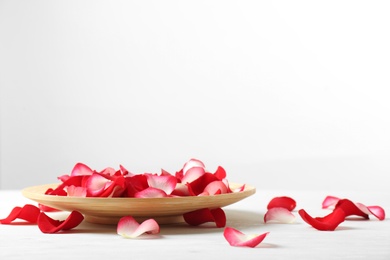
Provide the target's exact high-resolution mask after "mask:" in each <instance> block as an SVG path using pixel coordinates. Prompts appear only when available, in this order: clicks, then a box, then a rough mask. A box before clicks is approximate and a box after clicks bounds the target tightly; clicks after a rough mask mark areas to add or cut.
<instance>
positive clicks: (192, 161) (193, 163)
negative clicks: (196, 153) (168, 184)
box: [182, 159, 205, 174]
mask: <svg viewBox="0 0 390 260" xmlns="http://www.w3.org/2000/svg"><path fill="white" fill-rule="evenodd" d="M192 167H200V168H203V169H205V165H204V163H203V162H202V161H200V160H198V159H190V160H189V161H188V162H186V163H185V164H184V166H183V169H182V171H183V174H186V173H187V171H188V170H189V169H191V168H192Z"/></svg>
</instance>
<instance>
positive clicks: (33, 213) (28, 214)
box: [0, 204, 40, 224]
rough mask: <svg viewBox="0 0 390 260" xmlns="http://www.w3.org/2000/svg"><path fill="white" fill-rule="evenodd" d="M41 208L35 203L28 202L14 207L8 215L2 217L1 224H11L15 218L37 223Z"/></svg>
mask: <svg viewBox="0 0 390 260" xmlns="http://www.w3.org/2000/svg"><path fill="white" fill-rule="evenodd" d="M39 213H40V209H39V208H38V207H36V206H34V205H30V204H26V205H24V206H23V207H15V208H13V209H12V211H11V213H10V214H9V215H8V217H6V218H4V219H0V223H1V224H10V223H12V222H13V221H14V220H15V219H22V220H25V221H27V222H29V223H37V219H38V215H39Z"/></svg>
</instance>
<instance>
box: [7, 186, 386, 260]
mask: <svg viewBox="0 0 390 260" xmlns="http://www.w3.org/2000/svg"><path fill="white" fill-rule="evenodd" d="M327 195H333V196H337V197H340V198H348V199H350V200H352V201H354V202H361V203H363V204H365V205H367V206H369V205H379V206H381V207H383V208H384V209H385V210H389V209H390V192H358V191H333V192H330V191H275V190H274V191H271V190H269V191H267V190H265V191H259V190H257V192H256V194H254V195H252V196H251V197H248V198H246V199H244V200H242V201H240V202H237V203H235V204H233V205H230V206H227V207H225V208H224V210H225V213H226V216H227V223H226V226H230V227H233V228H236V229H239V230H241V231H242V232H244V233H247V234H261V233H264V232H270V233H269V235H268V236H267V237H266V238H265V239H264V241H263V242H262V243H261V244H260V245H259V246H258V247H256V248H243V247H232V246H230V245H229V244H228V243H227V241H226V240H225V238H224V237H223V228H216V227H215V226H213V225H209V224H205V225H202V226H198V227H192V226H188V225H187V224H185V223H179V224H172V225H162V226H161V232H160V234H159V235H158V236H156V237H153V238H147V237H141V238H138V239H125V238H122V237H121V236H119V235H118V234H117V233H116V226H115V225H98V224H92V223H88V222H85V221H84V222H83V223H81V224H80V225H79V226H78V227H76V228H75V229H73V230H71V231H68V232H66V233H62V234H61V233H57V234H43V233H41V231H40V230H39V229H38V227H37V226H36V225H35V224H34V225H33V224H22V225H21V224H18V225H16V224H14V225H0V259H7V260H10V259H26V257H29V258H30V259H71V258H70V257H73V259H93V258H97V259H103V258H110V259H137V260H140V259H152V258H161V257H162V258H163V259H167V258H172V259H178V258H185V259H187V260H189V259H204V258H205V257H207V258H209V259H213V258H215V259H287V258H290V257H293V259H301V260H302V259H327V260H329V259H354V260H356V259H375V260H378V259H386V260H389V259H390V221H389V218H388V217H386V219H385V220H383V221H379V220H377V219H376V218H375V217H373V216H370V220H360V219H359V220H357V219H356V218H355V219H352V220H347V221H345V222H343V223H341V224H340V226H339V227H338V228H337V229H336V230H335V231H318V230H316V229H314V228H312V227H311V226H309V225H308V224H306V223H305V222H304V221H303V220H302V219H301V218H300V216H299V215H298V212H297V210H299V209H301V208H303V209H305V210H306V211H307V212H308V213H309V214H311V215H312V216H323V215H326V214H328V213H329V210H324V209H321V203H322V201H323V199H324V198H325V196H327ZM276 196H290V197H292V198H294V199H295V200H296V202H297V208H296V209H295V210H294V211H293V213H294V214H295V215H296V221H295V223H293V224H276V223H273V224H270V223H267V224H264V222H263V216H264V214H265V212H266V207H267V204H268V202H269V201H270V200H271V199H272V198H273V197H276ZM27 203H29V204H36V203H35V202H33V201H31V200H29V199H27V198H24V197H23V196H22V194H21V191H19V190H0V218H5V217H6V216H8V214H9V213H10V211H11V210H12V208H13V207H15V206H23V205H25V204H27ZM55 214H57V216H53V217H58V218H60V217H61V216H60V215H59V214H62V215H63V216H66V214H67V213H66V212H63V213H55ZM210 224H211V223H210ZM86 257H88V258H86Z"/></svg>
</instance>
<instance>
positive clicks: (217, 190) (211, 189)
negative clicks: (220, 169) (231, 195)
mask: <svg viewBox="0 0 390 260" xmlns="http://www.w3.org/2000/svg"><path fill="white" fill-rule="evenodd" d="M227 191H228V189H227V187H226V185H225V183H223V182H222V181H213V182H210V183H209V184H207V186H206V187H205V188H204V191H203V192H206V193H207V194H208V195H216V194H224V193H227Z"/></svg>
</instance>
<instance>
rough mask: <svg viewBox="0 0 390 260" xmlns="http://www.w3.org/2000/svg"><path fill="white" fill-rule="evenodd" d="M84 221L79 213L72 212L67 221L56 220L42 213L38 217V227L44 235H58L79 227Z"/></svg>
mask: <svg viewBox="0 0 390 260" xmlns="http://www.w3.org/2000/svg"><path fill="white" fill-rule="evenodd" d="M83 219H84V216H83V215H82V214H81V213H80V212H78V211H72V212H71V213H70V214H69V216H68V217H67V218H66V219H65V220H62V221H61V220H55V219H52V218H50V217H49V216H47V215H46V214H45V213H43V212H41V213H40V214H39V216H38V221H37V222H38V227H39V229H40V230H41V231H42V232H43V233H57V232H59V231H62V230H69V229H72V228H75V227H77V226H78V225H79V224H80V223H81V222H82V221H83Z"/></svg>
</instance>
